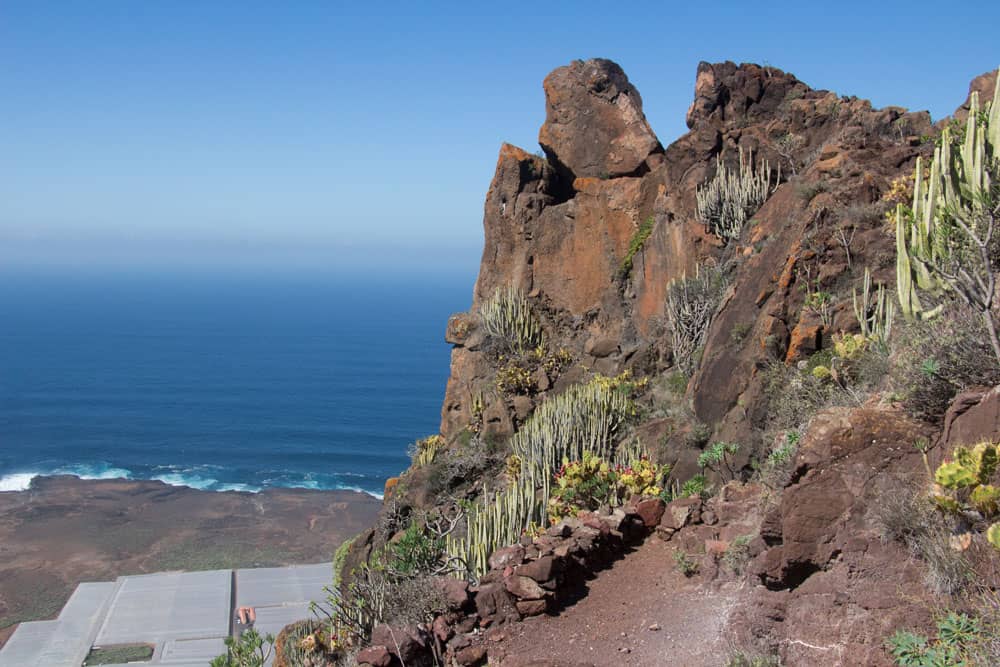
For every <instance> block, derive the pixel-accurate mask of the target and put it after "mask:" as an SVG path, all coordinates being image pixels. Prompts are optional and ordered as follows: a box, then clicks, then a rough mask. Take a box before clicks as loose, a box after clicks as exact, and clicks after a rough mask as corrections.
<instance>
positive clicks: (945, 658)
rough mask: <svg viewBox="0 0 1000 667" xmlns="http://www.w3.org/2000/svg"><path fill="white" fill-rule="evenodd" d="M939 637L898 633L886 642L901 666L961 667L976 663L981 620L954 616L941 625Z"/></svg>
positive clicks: (938, 625) (948, 617) (939, 625)
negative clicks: (973, 651) (974, 654)
mask: <svg viewBox="0 0 1000 667" xmlns="http://www.w3.org/2000/svg"><path fill="white" fill-rule="evenodd" d="M937 630H938V636H937V638H933V639H928V638H927V637H925V636H923V635H918V634H914V633H912V632H908V631H906V630H897V631H896V633H895V634H893V635H892V636H891V637H890V638H889V640H888V641H887V642H886V643H887V647H888V649H889V652H890V653H891V654H892V657H893V658H894V659H895V660H896V664H897V665H899V666H900V667H958V666H961V665H969V664H972V663H971V662H970V661H969V657H970V652H971V649H972V648H973V647H974V645H975V644H977V643H978V642H979V641H980V640H981V635H982V626H981V624H980V622H979V620H978V619H974V618H971V617H969V616H966V615H965V614H956V613H950V614H948V615H947V616H945V617H944V618H942V619H939V620H938V622H937Z"/></svg>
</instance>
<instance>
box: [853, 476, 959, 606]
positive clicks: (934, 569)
mask: <svg viewBox="0 0 1000 667" xmlns="http://www.w3.org/2000/svg"><path fill="white" fill-rule="evenodd" d="M869 520H870V521H871V523H872V524H873V525H874V526H875V528H876V529H877V530H878V531H879V535H880V536H881V538H882V540H883V541H885V542H899V543H901V544H903V545H904V546H906V547H907V549H908V550H909V551H910V553H911V554H913V555H914V556H915V557H917V558H919V559H920V560H921V561H923V562H924V564H925V565H926V566H927V572H926V584H927V587H928V588H929V589H930V590H932V591H934V592H935V593H939V594H945V595H955V594H957V593H960V592H961V591H963V590H965V589H966V588H967V587H968V585H969V583H970V580H971V578H972V572H973V570H972V565H971V564H970V563H969V561H968V559H967V558H966V557H965V555H964V554H963V553H962V552H961V551H957V550H955V549H953V548H952V546H951V535H952V530H951V526H950V525H949V523H948V521H947V519H946V518H945V517H944V516H942V515H941V513H940V512H938V511H937V510H935V509H934V507H933V506H932V505H931V503H930V501H929V499H928V498H927V496H926V495H924V493H923V492H922V489H921V487H920V485H919V484H914V482H913V480H910V479H900V480H898V481H896V482H895V483H893V484H892V485H890V486H889V488H888V489H887V490H886V491H884V492H883V493H881V494H880V495H879V497H878V499H877V501H876V502H875V503H873V504H872V506H871V509H870V510H869Z"/></svg>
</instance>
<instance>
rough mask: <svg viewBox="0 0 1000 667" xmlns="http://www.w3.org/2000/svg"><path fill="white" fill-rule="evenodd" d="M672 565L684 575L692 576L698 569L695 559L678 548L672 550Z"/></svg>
mask: <svg viewBox="0 0 1000 667" xmlns="http://www.w3.org/2000/svg"><path fill="white" fill-rule="evenodd" d="M674 565H676V566H677V570H678V571H679V572H680V573H681V574H683V575H684V576H685V577H693V576H694V575H696V574H698V570H699V569H700V568H699V566H698V562H697V561H696V560H694V559H693V558H691V557H690V556H689V555H688V554H687V552H685V551H681V550H679V549H678V550H677V551H675V552H674Z"/></svg>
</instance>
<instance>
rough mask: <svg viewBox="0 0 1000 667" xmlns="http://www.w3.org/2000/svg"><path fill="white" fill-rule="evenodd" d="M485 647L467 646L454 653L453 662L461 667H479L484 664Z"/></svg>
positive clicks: (479, 645) (480, 645)
mask: <svg viewBox="0 0 1000 667" xmlns="http://www.w3.org/2000/svg"><path fill="white" fill-rule="evenodd" d="M486 655H487V650H486V647H485V646H483V645H482V644H473V645H472V646H467V647H465V648H463V649H462V650H460V651H456V653H455V662H457V663H458V664H459V665H462V667H479V666H480V665H484V664H486Z"/></svg>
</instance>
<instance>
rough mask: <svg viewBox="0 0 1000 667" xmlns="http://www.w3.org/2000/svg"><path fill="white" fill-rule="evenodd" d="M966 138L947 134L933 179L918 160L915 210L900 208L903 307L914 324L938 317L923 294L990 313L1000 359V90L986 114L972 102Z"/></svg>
mask: <svg viewBox="0 0 1000 667" xmlns="http://www.w3.org/2000/svg"><path fill="white" fill-rule="evenodd" d="M962 131H963V132H964V136H962V135H959V136H958V137H953V135H952V128H945V129H944V130H943V131H942V133H941V145H940V146H938V147H937V149H936V150H935V151H934V158H933V160H932V161H931V165H930V170H929V173H928V174H927V175H926V176H925V175H924V165H923V162H922V160H919V159H918V160H917V167H916V173H915V177H914V187H913V208H912V211H907V210H906V209H905V207H903V206H902V204H900V205H898V206H897V208H896V251H897V252H896V256H897V259H896V279H897V288H898V289H897V293H898V297H899V304H900V308H901V310H902V311H903V314H904V315H905V316H906V317H908V318H913V317H921V318H928V317H932V316H933V315H934V314H936V312H937V311H938V310H939V309H940V308H941V305H940V304H938V306H936V307H935V308H927V307H925V306H924V304H923V303H921V299H920V293H921V292H926V293H929V294H931V295H933V294H934V293H941V292H944V291H950V292H952V293H954V294H955V295H957V296H958V297H959V298H960V299H961V300H962V301H964V302H965V303H967V304H968V305H970V306H972V307H973V308H974V309H976V310H977V311H978V312H980V313H982V315H983V319H984V321H985V323H986V327H987V329H988V331H989V334H990V341H991V343H992V345H993V349H994V353H995V354H996V356H997V359H998V360H1000V340H998V338H997V332H996V328H997V327H996V322H995V320H994V317H993V313H992V310H993V305H994V298H995V292H996V275H995V273H996V268H997V267H995V266H994V264H995V263H996V261H997V258H996V257H995V255H996V239H995V238H994V234H997V233H1000V230H997V229H996V227H997V224H998V218H1000V193H998V191H997V186H998V183H997V180H998V178H1000V86H997V87H996V90H995V91H994V95H993V101H992V102H991V103H989V104H988V105H987V107H986V109H985V110H983V111H981V110H980V106H979V95H978V93H976V92H973V93H972V95H971V96H970V109H969V117H968V119H967V121H966V123H965V127H964V130H962Z"/></svg>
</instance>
